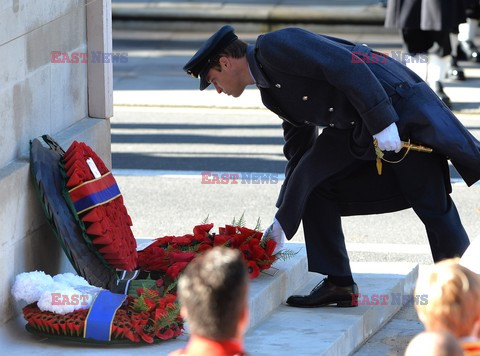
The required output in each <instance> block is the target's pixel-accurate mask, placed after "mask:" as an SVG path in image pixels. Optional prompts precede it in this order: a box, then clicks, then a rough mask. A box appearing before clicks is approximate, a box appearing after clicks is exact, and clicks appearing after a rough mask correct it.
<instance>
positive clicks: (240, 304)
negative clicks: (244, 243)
mask: <svg viewBox="0 0 480 356" xmlns="http://www.w3.org/2000/svg"><path fill="white" fill-rule="evenodd" d="M247 291H248V272H247V267H246V265H245V262H244V261H243V259H242V255H241V253H240V251H238V250H233V249H229V248H226V247H215V248H213V249H211V250H209V251H207V252H206V253H204V254H202V255H200V256H198V257H196V258H195V259H194V260H193V261H192V262H190V263H189V265H188V266H187V268H186V269H185V271H184V272H183V274H182V275H181V277H180V280H179V282H178V295H179V299H180V303H181V304H182V306H183V307H184V308H186V310H187V321H188V325H189V329H190V331H191V333H192V334H193V335H197V336H202V337H205V338H208V339H212V340H216V341H221V340H228V339H231V338H233V337H235V336H236V332H237V326H238V322H239V320H240V317H241V315H242V313H243V312H244V311H245V308H246V303H247Z"/></svg>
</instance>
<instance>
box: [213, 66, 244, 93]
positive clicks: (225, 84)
mask: <svg viewBox="0 0 480 356" xmlns="http://www.w3.org/2000/svg"><path fill="white" fill-rule="evenodd" d="M219 63H220V70H218V69H216V68H210V70H209V71H208V74H207V81H208V82H209V83H212V84H213V85H214V86H215V89H216V90H217V93H218V94H221V93H225V94H227V95H231V96H233V97H234V98H238V97H239V96H240V95H242V93H243V91H244V90H245V87H246V85H245V84H244V81H243V78H242V71H241V66H240V60H239V59H236V58H229V57H221V58H220V61H219Z"/></svg>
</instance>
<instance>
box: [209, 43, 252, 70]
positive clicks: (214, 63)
mask: <svg viewBox="0 0 480 356" xmlns="http://www.w3.org/2000/svg"><path fill="white" fill-rule="evenodd" d="M246 55H247V43H246V42H244V41H242V40H239V39H236V40H235V41H233V42H232V43H230V44H229V45H228V46H227V47H225V48H224V49H223V50H222V51H221V52H219V53H218V54H217V55H215V56H213V57H212V58H210V68H215V69H217V70H220V58H221V57H232V58H242V57H245V56H246Z"/></svg>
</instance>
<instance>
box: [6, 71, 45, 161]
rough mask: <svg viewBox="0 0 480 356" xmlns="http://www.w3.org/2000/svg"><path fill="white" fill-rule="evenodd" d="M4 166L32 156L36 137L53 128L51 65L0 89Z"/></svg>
mask: <svg viewBox="0 0 480 356" xmlns="http://www.w3.org/2000/svg"><path fill="white" fill-rule="evenodd" d="M0 107H1V108H2V110H0V142H1V148H2V149H1V151H0V167H1V166H3V165H5V164H7V163H9V162H11V161H13V160H14V159H16V158H18V157H28V149H29V146H28V143H29V141H30V139H31V138H32V137H36V136H39V135H41V134H44V133H48V132H50V131H51V124H50V121H51V120H50V117H51V112H50V111H51V109H50V108H51V97H50V68H49V67H44V68H42V69H39V70H37V71H35V72H34V73H32V74H31V75H30V76H28V77H27V78H26V79H25V80H24V81H22V82H18V83H16V84H15V85H13V86H12V87H9V88H5V89H1V90H0Z"/></svg>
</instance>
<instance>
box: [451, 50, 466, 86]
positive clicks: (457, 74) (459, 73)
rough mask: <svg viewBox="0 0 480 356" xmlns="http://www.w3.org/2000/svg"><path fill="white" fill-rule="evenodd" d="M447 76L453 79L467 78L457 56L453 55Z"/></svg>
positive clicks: (461, 79) (462, 79)
mask: <svg viewBox="0 0 480 356" xmlns="http://www.w3.org/2000/svg"><path fill="white" fill-rule="evenodd" d="M447 77H448V78H449V79H452V80H460V81H464V80H465V72H464V71H463V68H462V67H460V66H459V65H458V63H457V58H456V57H453V56H452V60H451V61H450V67H449V68H448V71H447Z"/></svg>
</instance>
